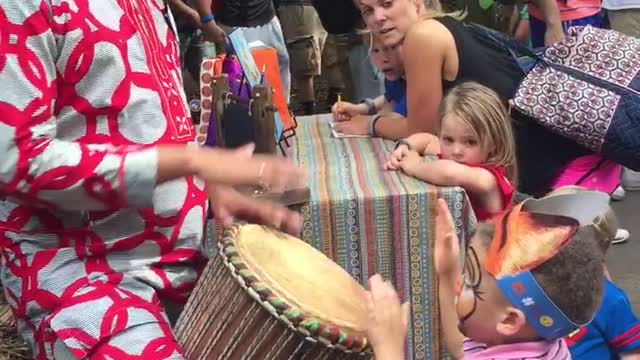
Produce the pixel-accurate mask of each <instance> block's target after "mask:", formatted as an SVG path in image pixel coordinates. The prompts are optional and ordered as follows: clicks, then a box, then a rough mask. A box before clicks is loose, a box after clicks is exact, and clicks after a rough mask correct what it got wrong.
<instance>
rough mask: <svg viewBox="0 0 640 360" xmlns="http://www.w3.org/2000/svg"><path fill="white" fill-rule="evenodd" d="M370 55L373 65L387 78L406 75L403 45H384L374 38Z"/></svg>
mask: <svg viewBox="0 0 640 360" xmlns="http://www.w3.org/2000/svg"><path fill="white" fill-rule="evenodd" d="M370 56H371V62H372V63H373V65H374V66H375V67H376V68H377V69H378V70H380V72H382V73H383V74H384V77H385V78H386V79H387V80H398V79H400V78H402V77H403V76H404V66H403V63H402V45H394V46H384V45H383V44H382V43H381V42H380V41H376V40H374V41H373V46H372V48H371V55H370Z"/></svg>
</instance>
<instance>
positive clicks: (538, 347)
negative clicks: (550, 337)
mask: <svg viewBox="0 0 640 360" xmlns="http://www.w3.org/2000/svg"><path fill="white" fill-rule="evenodd" d="M462 346H463V349H464V359H465V360H516V359H517V360H527V359H536V360H571V354H570V353H569V348H568V347H567V344H566V343H565V342H564V339H558V340H555V341H533V342H526V343H517V344H508V345H498V346H492V347H488V346H487V345H486V344H482V343H479V342H475V341H473V340H471V339H466V340H465V341H464V342H463V343H462Z"/></svg>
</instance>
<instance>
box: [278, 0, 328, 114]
mask: <svg viewBox="0 0 640 360" xmlns="http://www.w3.org/2000/svg"><path fill="white" fill-rule="evenodd" d="M278 13H279V14H280V23H281V24H282V32H283V33H284V38H285V40H286V43H287V50H288V51H289V59H290V61H291V77H292V78H293V83H294V87H295V88H296V90H297V95H296V96H297V97H298V102H299V103H300V104H302V107H303V110H304V114H305V115H311V114H314V113H315V112H316V97H315V91H314V87H313V85H314V84H313V78H314V77H315V76H318V75H320V72H321V61H322V59H321V56H322V48H323V46H324V43H325V39H326V37H327V33H326V31H324V29H323V28H322V24H321V23H320V18H319V17H318V13H317V12H316V10H315V8H314V7H313V6H307V5H299V4H298V5H295V4H293V5H292V4H286V5H280V7H279V9H278Z"/></svg>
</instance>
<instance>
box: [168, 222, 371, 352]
mask: <svg viewBox="0 0 640 360" xmlns="http://www.w3.org/2000/svg"><path fill="white" fill-rule="evenodd" d="M217 245H218V250H219V253H218V254H215V255H214V256H213V257H212V258H211V260H210V261H209V264H208V265H207V267H206V268H205V270H204V272H203V274H202V276H201V278H200V280H199V282H198V285H197V286H196V289H195V290H194V292H193V294H192V296H191V298H190V299H189V301H188V303H187V305H186V307H185V309H184V312H183V313H182V315H181V317H180V319H179V320H178V324H177V325H176V328H175V332H176V337H177V339H178V342H179V343H180V345H181V346H182V347H183V349H184V350H185V353H186V356H187V358H188V359H194V360H196V359H197V360H199V359H369V358H371V356H372V354H371V351H370V348H369V346H368V343H367V340H366V338H365V326H366V322H367V316H368V314H367V309H366V302H365V290H364V288H363V287H362V286H361V285H360V284H359V283H358V282H356V281H355V280H354V279H353V278H351V277H350V276H349V275H348V274H347V273H346V272H345V271H344V270H343V269H342V268H340V267H339V266H338V265H337V264H335V263H334V262H333V261H331V260H330V259H329V258H327V257H326V256H325V255H324V254H322V253H321V252H319V251H318V250H316V249H314V248H313V247H312V246H310V245H309V244H307V243H305V242H304V241H302V240H299V239H296V238H294V237H292V236H289V235H286V234H284V233H281V232H278V231H275V230H272V229H269V228H266V227H263V226H259V225H234V226H233V227H231V228H230V229H228V230H227V231H225V233H224V236H223V239H222V241H220V242H219V243H218V244H217Z"/></svg>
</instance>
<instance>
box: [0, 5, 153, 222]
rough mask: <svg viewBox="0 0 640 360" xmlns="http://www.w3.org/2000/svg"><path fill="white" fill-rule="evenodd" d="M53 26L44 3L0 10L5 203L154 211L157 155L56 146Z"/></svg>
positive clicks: (0, 179) (0, 176)
mask: <svg viewBox="0 0 640 360" xmlns="http://www.w3.org/2000/svg"><path fill="white" fill-rule="evenodd" d="M52 21H53V20H52V17H51V16H50V13H49V8H48V7H47V4H46V3H45V1H43V0H19V1H18V0H15V1H3V2H1V3H0V29H2V31H0V54H1V55H0V84H2V91H0V158H1V160H0V197H1V196H9V197H11V198H15V199H16V200H18V201H22V202H26V203H29V204H30V205H32V206H33V205H35V206H41V207H42V206H48V207H54V208H60V209H65V210H114V209H118V208H122V207H124V206H128V207H137V208H144V207H150V205H151V200H152V194H153V190H154V188H155V182H156V181H155V178H156V173H157V152H156V149H155V148H153V147H149V148H141V147H137V148H132V147H113V146H106V145H92V144H84V143H80V142H71V141H62V140H60V139H56V117H55V115H54V114H55V113H56V110H55V106H56V99H57V96H58V94H57V91H56V78H57V76H58V74H57V68H56V60H57V58H58V54H57V45H58V44H57V43H56V38H55V36H54V33H53V31H52V27H53V26H55V25H54V24H53V23H52ZM92 86H101V85H100V84H94V85H92Z"/></svg>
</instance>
